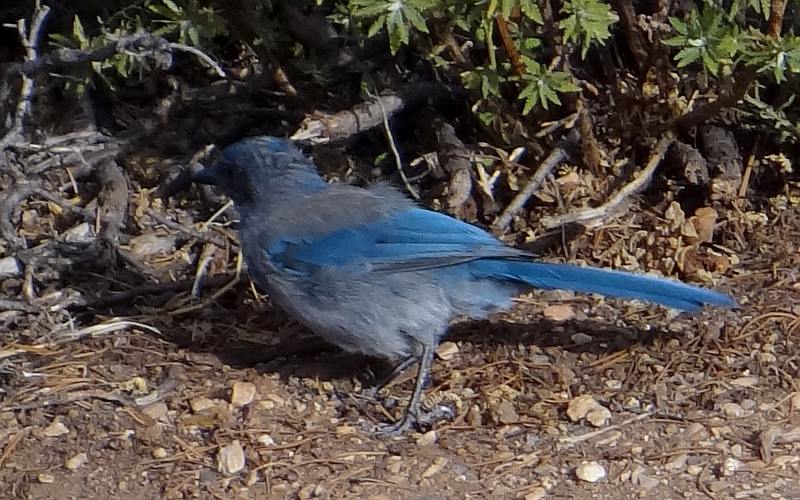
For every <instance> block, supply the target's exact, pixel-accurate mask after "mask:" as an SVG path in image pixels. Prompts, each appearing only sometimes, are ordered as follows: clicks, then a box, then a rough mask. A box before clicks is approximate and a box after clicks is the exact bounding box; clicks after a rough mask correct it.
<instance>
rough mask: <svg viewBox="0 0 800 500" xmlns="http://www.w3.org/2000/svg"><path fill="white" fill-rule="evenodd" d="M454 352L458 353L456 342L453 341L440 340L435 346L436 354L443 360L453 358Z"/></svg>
mask: <svg viewBox="0 0 800 500" xmlns="http://www.w3.org/2000/svg"><path fill="white" fill-rule="evenodd" d="M456 354H458V344H456V343H455V342H449V341H448V342H442V343H441V344H439V347H437V348H436V355H437V356H438V357H439V359H441V360H443V361H448V360H450V359H453V357H454V356H455V355H456Z"/></svg>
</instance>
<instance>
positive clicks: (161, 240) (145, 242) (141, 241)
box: [128, 233, 176, 257]
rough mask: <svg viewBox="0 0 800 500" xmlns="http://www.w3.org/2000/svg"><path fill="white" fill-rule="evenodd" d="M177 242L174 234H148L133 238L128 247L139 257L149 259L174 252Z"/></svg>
mask: <svg viewBox="0 0 800 500" xmlns="http://www.w3.org/2000/svg"><path fill="white" fill-rule="evenodd" d="M175 241H176V237H175V235H174V234H156V233H148V234H141V235H139V236H135V237H133V238H131V240H130V242H128V246H129V247H130V249H131V253H133V254H134V255H136V256H137V257H148V256H150V255H155V254H164V253H169V252H172V251H174V250H175Z"/></svg>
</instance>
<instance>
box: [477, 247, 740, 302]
mask: <svg viewBox="0 0 800 500" xmlns="http://www.w3.org/2000/svg"><path fill="white" fill-rule="evenodd" d="M472 264H473V266H472V270H473V274H474V275H476V276H479V277H482V278H489V279H503V280H512V281H516V282H521V283H524V284H527V285H530V286H532V287H536V288H543V289H547V290H552V289H559V290H573V291H575V292H582V293H599V294H602V295H609V296H612V297H619V298H623V299H638V300H644V301H647V302H656V303H658V304H662V305H665V306H669V307H674V308H676V309H681V310H683V311H697V310H699V309H700V308H701V307H703V306H705V305H710V306H719V307H734V306H736V301H735V300H733V299H732V298H731V297H730V296H728V295H725V294H722V293H718V292H715V291H713V290H708V289H706V288H701V287H698V286H692V285H687V284H684V283H681V282H679V281H675V280H671V279H665V278H658V277H656V276H648V275H643V274H633V273H628V272H623V271H612V270H609V269H594V268H588V267H577V266H572V265H569V264H549V263H545V262H531V261H520V260H500V259H486V260H479V261H475V262H473V263H472Z"/></svg>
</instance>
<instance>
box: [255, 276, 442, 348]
mask: <svg viewBox="0 0 800 500" xmlns="http://www.w3.org/2000/svg"><path fill="white" fill-rule="evenodd" d="M264 271H267V270H264ZM258 274H260V275H262V276H264V279H263V283H259V285H260V286H261V287H263V288H264V289H265V290H266V291H267V292H268V293H269V295H270V298H271V299H272V300H273V301H274V303H275V304H276V305H278V306H279V307H280V308H282V309H283V310H284V311H286V312H287V313H289V314H290V315H292V316H293V317H294V318H295V319H297V320H298V321H300V322H302V323H303V324H305V325H306V326H307V327H309V328H310V329H311V330H312V331H313V332H314V333H316V334H317V335H319V336H320V337H322V338H323V339H325V340H326V341H328V342H330V343H331V344H334V345H336V346H338V347H340V348H342V349H344V350H347V351H350V352H358V353H362V354H365V355H368V356H376V357H382V358H388V359H393V360H397V359H403V358H406V357H408V356H410V355H414V354H418V353H419V352H420V350H421V348H422V346H423V345H435V344H436V343H437V342H438V341H439V338H440V337H441V336H442V335H444V333H445V331H446V330H447V326H448V324H449V321H450V319H451V318H452V316H453V315H455V314H456V312H455V311H454V310H453V306H452V304H451V301H450V297H449V296H448V294H447V292H446V291H445V290H443V289H442V288H441V287H440V286H439V285H438V284H437V283H435V282H433V281H431V276H430V275H429V274H427V273H424V272H408V273H396V274H382V275H378V276H376V275H375V274H372V273H352V272H346V271H342V270H328V271H321V272H317V273H314V274H313V275H312V276H305V275H301V276H298V275H291V274H289V273H285V272H275V270H274V269H272V270H270V271H267V272H263V273H258Z"/></svg>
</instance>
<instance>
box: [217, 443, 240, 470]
mask: <svg viewBox="0 0 800 500" xmlns="http://www.w3.org/2000/svg"><path fill="white" fill-rule="evenodd" d="M244 464H245V459H244V449H243V448H242V444H241V443H240V442H239V440H238V439H237V440H234V441H233V442H232V443H231V444H229V445H226V446H223V447H222V448H220V449H219V452H218V453H217V470H218V471H220V472H222V473H223V474H236V473H237V472H239V471H240V470H242V469H244Z"/></svg>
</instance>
